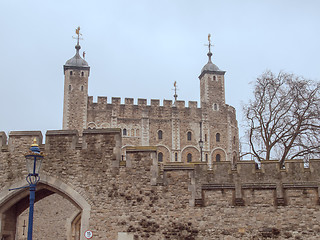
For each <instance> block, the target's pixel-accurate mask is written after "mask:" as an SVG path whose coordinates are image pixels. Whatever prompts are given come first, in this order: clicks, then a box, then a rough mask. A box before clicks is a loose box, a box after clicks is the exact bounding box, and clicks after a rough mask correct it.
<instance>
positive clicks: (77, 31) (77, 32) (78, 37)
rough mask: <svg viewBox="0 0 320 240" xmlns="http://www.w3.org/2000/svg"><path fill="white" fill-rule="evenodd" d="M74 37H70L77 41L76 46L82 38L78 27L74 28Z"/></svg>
mask: <svg viewBox="0 0 320 240" xmlns="http://www.w3.org/2000/svg"><path fill="white" fill-rule="evenodd" d="M76 34H77V36H76V37H72V38H73V39H77V45H79V40H83V38H81V37H80V36H82V34H81V33H80V27H78V28H76Z"/></svg>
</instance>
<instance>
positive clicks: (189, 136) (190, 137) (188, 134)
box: [187, 131, 192, 141]
mask: <svg viewBox="0 0 320 240" xmlns="http://www.w3.org/2000/svg"><path fill="white" fill-rule="evenodd" d="M187 141H192V132H191V131H188V132H187Z"/></svg>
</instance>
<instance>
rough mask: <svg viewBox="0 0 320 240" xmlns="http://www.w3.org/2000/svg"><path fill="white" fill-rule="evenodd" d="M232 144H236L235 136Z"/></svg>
mask: <svg viewBox="0 0 320 240" xmlns="http://www.w3.org/2000/svg"><path fill="white" fill-rule="evenodd" d="M233 144H236V137H235V136H234V137H233Z"/></svg>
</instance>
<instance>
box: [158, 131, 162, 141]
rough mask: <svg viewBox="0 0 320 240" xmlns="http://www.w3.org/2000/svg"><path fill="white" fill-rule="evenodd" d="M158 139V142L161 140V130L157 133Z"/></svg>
mask: <svg viewBox="0 0 320 240" xmlns="http://www.w3.org/2000/svg"><path fill="white" fill-rule="evenodd" d="M158 139H159V140H161V139H162V131H161V130H159V131H158Z"/></svg>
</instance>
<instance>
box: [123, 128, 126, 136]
mask: <svg viewBox="0 0 320 240" xmlns="http://www.w3.org/2000/svg"><path fill="white" fill-rule="evenodd" d="M122 135H123V136H127V129H125V128H124V129H123V130H122Z"/></svg>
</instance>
